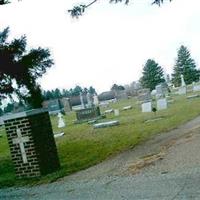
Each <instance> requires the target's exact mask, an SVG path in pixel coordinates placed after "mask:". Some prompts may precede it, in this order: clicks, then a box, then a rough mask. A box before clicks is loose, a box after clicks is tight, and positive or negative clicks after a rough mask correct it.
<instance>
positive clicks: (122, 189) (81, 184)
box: [0, 117, 200, 200]
mask: <svg viewBox="0 0 200 200" xmlns="http://www.w3.org/2000/svg"><path fill="white" fill-rule="evenodd" d="M199 151H200V117H198V118H196V119H194V120H192V121H190V122H188V123H187V124H185V125H182V126H180V127H178V128H177V129H175V130H172V131H170V132H168V133H163V134H160V135H158V136H156V137H155V138H152V139H150V140H149V141H147V142H145V143H143V144H141V145H139V146H137V147H136V148H134V149H132V150H129V151H126V152H124V153H122V154H120V155H118V156H116V157H114V158H111V159H109V160H107V161H104V162H102V163H100V164H98V165H96V166H94V167H91V168H89V169H87V170H84V171H81V172H78V173H76V174H74V175H71V176H68V177H65V178H63V179H62V180H59V181H58V182H56V183H52V184H47V185H41V186H36V187H32V188H9V189H3V190H0V199H3V200H68V199H69V200H79V199H80V200H112V199H113V200H127V199H128V200H129V199H130V200H132V199H134V200H178V199H180V200H189V199H192V200H193V199H194V200H200V153H199Z"/></svg>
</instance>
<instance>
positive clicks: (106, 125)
mask: <svg viewBox="0 0 200 200" xmlns="http://www.w3.org/2000/svg"><path fill="white" fill-rule="evenodd" d="M117 125H119V121H109V122H102V123H98V124H94V126H93V127H94V128H106V127H111V126H117Z"/></svg>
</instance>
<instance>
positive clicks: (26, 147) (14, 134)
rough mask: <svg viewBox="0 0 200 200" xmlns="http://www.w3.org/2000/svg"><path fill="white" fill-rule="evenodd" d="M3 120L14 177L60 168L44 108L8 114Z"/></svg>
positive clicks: (36, 174)
mask: <svg viewBox="0 0 200 200" xmlns="http://www.w3.org/2000/svg"><path fill="white" fill-rule="evenodd" d="M4 124H5V128H6V133H7V138H8V143H9V146H10V152H11V156H12V161H13V164H14V167H15V173H16V176H17V178H32V177H39V176H41V175H45V174H48V173H51V172H54V171H56V170H58V169H59V168H60V164H59V159H58V154H57V149H56V144H55V140H54V135H53V131H52V126H51V121H50V118H49V114H48V111H47V110H43V109H37V110H31V111H26V112H22V113H16V114H13V115H9V116H6V117H4Z"/></svg>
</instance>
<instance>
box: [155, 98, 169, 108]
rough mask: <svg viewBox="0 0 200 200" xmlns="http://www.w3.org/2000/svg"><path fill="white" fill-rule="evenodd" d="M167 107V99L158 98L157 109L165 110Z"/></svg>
mask: <svg viewBox="0 0 200 200" xmlns="http://www.w3.org/2000/svg"><path fill="white" fill-rule="evenodd" d="M164 109H167V99H166V98H163V99H158V100H157V110H164Z"/></svg>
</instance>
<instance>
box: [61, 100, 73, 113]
mask: <svg viewBox="0 0 200 200" xmlns="http://www.w3.org/2000/svg"><path fill="white" fill-rule="evenodd" d="M60 101H61V105H62V107H63V110H64V112H65V113H69V112H71V111H72V106H71V102H70V99H69V98H62V99H61V100H60Z"/></svg>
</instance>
